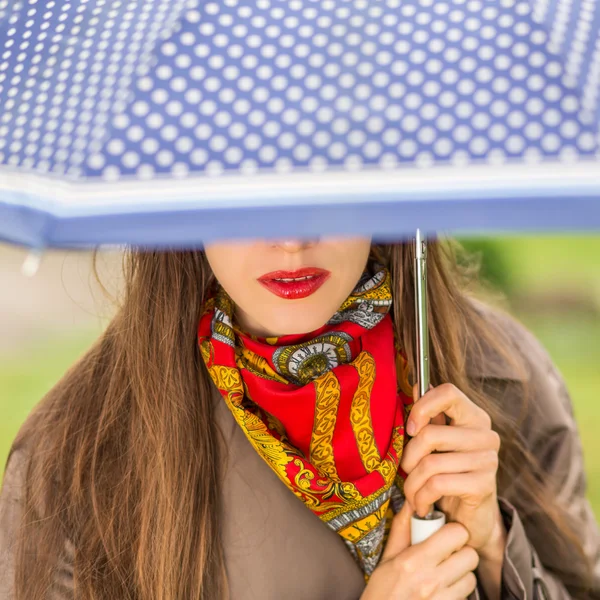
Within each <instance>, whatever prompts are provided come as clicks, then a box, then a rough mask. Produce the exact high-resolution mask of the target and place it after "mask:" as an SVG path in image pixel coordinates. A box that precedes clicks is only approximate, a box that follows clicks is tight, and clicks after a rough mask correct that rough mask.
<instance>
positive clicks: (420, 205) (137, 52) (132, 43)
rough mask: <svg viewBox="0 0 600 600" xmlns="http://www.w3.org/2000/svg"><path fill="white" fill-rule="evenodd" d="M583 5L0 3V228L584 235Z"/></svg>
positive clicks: (408, 0)
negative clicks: (563, 232) (580, 232)
mask: <svg viewBox="0 0 600 600" xmlns="http://www.w3.org/2000/svg"><path fill="white" fill-rule="evenodd" d="M599 28H600V8H599V6H598V3H597V2H596V1H595V0H580V1H578V2H574V3H572V2H571V0H559V1H558V2H554V3H549V2H547V1H546V0H531V1H529V0H499V1H498V2H494V3H488V2H484V1H482V0H443V1H438V0H436V1H434V0H370V1H369V0H352V1H350V0H319V1H315V0H288V1H286V2H282V1H279V0H222V1H220V2H215V1H212V0H208V1H200V0H191V1H190V0H187V1H184V0H137V1H136V2H121V1H114V2H106V1H105V0H89V1H87V2H84V1H80V0H72V1H71V2H56V1H55V0H38V1H35V0H0V239H3V240H7V241H10V242H13V243H18V244H25V245H27V246H30V247H33V248H37V249H43V248H44V247H48V246H55V247H84V246H92V245H99V244H139V245H153V246H169V247H173V246H191V245H198V244H201V243H202V242H204V241H208V240H214V239H218V238H225V237H228V238H239V237H259V236H260V237H268V236H271V235H273V233H274V232H276V234H277V235H297V236H312V235H317V234H321V233H330V234H337V233H339V234H363V233H364V234H366V233H368V234H371V235H373V236H374V237H375V238H377V239H379V240H381V241H384V240H385V239H398V238H399V237H402V236H406V235H412V234H414V231H415V230H416V229H417V228H421V230H422V231H423V233H424V234H425V235H426V234H427V233H429V232H433V231H437V230H445V231H447V232H451V233H454V234H464V233H470V232H475V233H480V232H487V231H496V232H502V231H504V232H507V231H519V230H520V231H533V230H552V229H563V230H564V229H567V230H572V231H575V230H590V229H596V228H598V227H600V159H599V157H600V154H599V147H600V140H599V137H598V132H599V128H598V125H599V119H600V109H599V102H598V93H599V89H600V36H599Z"/></svg>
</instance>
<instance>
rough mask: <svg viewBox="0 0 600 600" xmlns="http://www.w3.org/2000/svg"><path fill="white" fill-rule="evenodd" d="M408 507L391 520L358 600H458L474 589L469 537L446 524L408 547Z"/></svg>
mask: <svg viewBox="0 0 600 600" xmlns="http://www.w3.org/2000/svg"><path fill="white" fill-rule="evenodd" d="M412 512H413V511H412V508H411V506H410V505H409V504H408V502H405V503H404V505H403V507H402V510H400V512H399V513H397V514H396V515H395V516H394V519H393V521H392V527H391V529H390V535H389V538H388V541H387V543H386V545H385V548H384V551H383V555H382V556H381V559H380V561H379V564H378V565H377V568H376V569H375V570H374V571H373V573H372V575H371V577H370V579H369V583H368V584H367V587H366V588H365V590H364V592H363V594H362V595H361V597H360V600H382V598H385V600H430V599H431V600H464V598H466V597H467V596H468V595H469V594H470V593H471V592H472V591H473V590H474V589H475V587H476V586H477V579H476V577H475V575H474V573H473V571H474V570H475V569H476V568H477V564H478V561H479V557H478V555H477V552H476V551H475V550H474V549H473V548H470V547H469V546H465V544H466V542H467V540H468V538H469V534H468V532H467V530H466V529H465V528H464V527H463V526H462V525H460V524H459V523H447V524H446V525H444V526H443V527H442V528H441V529H439V530H438V531H436V532H435V533H434V534H433V535H432V536H431V537H430V538H428V539H426V540H425V541H424V542H421V543H420V544H415V545H414V546H411V545H410V518H411V516H412Z"/></svg>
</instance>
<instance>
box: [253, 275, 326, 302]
mask: <svg viewBox="0 0 600 600" xmlns="http://www.w3.org/2000/svg"><path fill="white" fill-rule="evenodd" d="M330 275H331V272H330V271H328V270H327V269H318V268H316V267H305V268H303V269H298V270H297V271H272V272H271V273H265V274H264V275H262V276H261V277H259V278H258V282H259V283H260V284H261V285H263V286H264V287H265V288H266V289H268V290H269V291H270V292H272V293H273V294H275V295H276V296H279V297H280V298H285V299H287V300H295V299H297V298H306V297H307V296H310V295H311V294H314V293H315V292H316V291H317V290H318V289H319V288H320V287H321V286H322V285H323V284H324V283H325V281H327V279H328V278H329V276H330ZM282 280H288V281H282ZM290 280H292V281H290Z"/></svg>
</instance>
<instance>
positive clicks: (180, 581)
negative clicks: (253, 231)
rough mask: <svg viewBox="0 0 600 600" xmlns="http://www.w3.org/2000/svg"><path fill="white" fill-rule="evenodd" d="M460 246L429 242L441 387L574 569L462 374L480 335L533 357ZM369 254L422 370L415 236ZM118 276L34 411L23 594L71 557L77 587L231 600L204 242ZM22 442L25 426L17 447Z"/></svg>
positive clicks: (149, 256)
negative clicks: (93, 330)
mask: <svg viewBox="0 0 600 600" xmlns="http://www.w3.org/2000/svg"><path fill="white" fill-rule="evenodd" d="M459 251H460V246H459V244H458V243H457V242H456V241H455V240H452V239H448V240H437V241H432V242H430V244H429V263H428V272H429V290H430V293H429V296H430V314H429V324H430V336H431V350H430V351H431V379H432V383H433V385H438V384H440V383H442V382H446V381H450V382H452V383H454V384H455V385H456V386H457V387H458V388H459V389H461V390H462V391H463V392H464V393H465V394H467V395H468V397H469V398H471V399H472V400H473V401H474V402H476V403H477V404H478V405H480V406H481V407H483V408H484V409H485V410H486V411H487V412H488V413H489V414H490V416H491V417H492V421H493V423H494V429H496V430H497V431H498V433H499V434H500V437H501V453H500V467H499V477H498V482H499V493H500V494H501V493H502V489H503V488H504V486H505V485H507V484H508V482H510V481H512V480H513V479H515V478H516V477H517V475H519V476H520V481H522V485H521V486H520V492H519V498H518V502H519V504H518V506H517V509H518V510H519V512H520V514H523V515H525V514H527V513H529V512H531V511H532V510H533V511H537V512H538V513H539V512H540V511H541V512H542V513H543V514H545V515H546V516H547V522H548V523H554V524H555V526H554V528H553V529H552V531H550V534H551V535H553V536H554V539H555V543H554V544H553V545H554V551H555V552H557V553H558V552H560V553H561V554H564V564H565V565H566V566H567V565H568V564H569V563H571V564H572V562H573V560H574V558H573V553H577V554H578V555H579V556H581V559H582V560H584V556H585V555H584V554H583V551H582V549H581V547H580V544H579V542H578V539H577V535H576V532H574V531H572V528H571V527H570V525H569V523H568V522H567V519H566V517H565V513H564V512H563V510H562V509H561V508H560V507H559V505H558V504H557V503H556V502H555V501H554V497H555V491H553V490H551V489H550V488H549V484H548V477H547V476H545V475H543V474H542V473H541V470H540V467H539V465H538V464H537V462H536V460H535V458H534V457H533V456H532V455H531V453H530V452H529V451H528V450H527V449H526V447H525V445H524V443H523V442H522V441H521V439H520V436H519V426H520V423H518V422H514V421H511V420H510V419H509V418H508V417H506V415H505V414H504V412H503V411H502V410H501V407H500V406H498V405H497V403H494V401H493V400H492V399H491V398H490V397H489V394H486V392H485V391H484V388H483V387H482V385H481V384H480V383H478V382H476V381H472V380H470V379H469V378H468V377H467V375H466V374H465V373H466V371H465V348H466V347H467V345H468V344H467V343H470V344H471V345H473V347H475V348H477V347H478V344H480V343H481V341H483V340H485V341H486V342H487V343H488V344H490V345H491V346H492V347H494V348H496V349H497V351H498V352H499V353H500V354H501V355H502V356H504V357H505V359H506V360H507V361H508V362H509V363H510V362H512V363H514V367H515V368H516V369H524V366H523V360H522V359H521V360H520V359H517V358H515V352H514V348H512V347H510V345H509V342H508V341H507V340H505V339H504V337H503V336H502V332H501V331H498V329H497V328H496V327H494V326H493V325H492V324H491V323H489V322H488V321H487V320H486V319H485V318H484V317H483V316H482V315H481V314H480V313H479V312H478V311H477V310H476V309H475V307H474V305H473V303H472V302H471V301H470V297H471V296H472V295H473V291H472V290H476V289H477V285H476V284H477V268H476V266H475V267H473V264H472V263H468V262H465V261H463V262H462V263H461V261H460V260H459V259H458V257H459V254H457V252H459ZM372 252H373V255H374V256H375V257H376V258H378V259H379V260H381V261H383V262H384V263H385V264H386V265H387V266H388V267H389V269H390V271H391V274H392V278H393V285H394V294H395V295H394V306H393V311H392V316H393V319H394V324H395V327H396V331H397V335H398V339H399V340H402V341H403V343H404V345H405V349H406V350H407V353H408V356H409V358H410V361H411V370H412V372H413V373H414V348H413V340H414V338H415V318H414V285H413V260H414V250H413V247H412V244H410V243H398V244H392V245H381V246H375V245H374V246H373V249H372ZM469 264H470V266H468V265H469ZM93 265H94V270H96V253H94V260H93ZM465 265H467V267H465ZM123 272H124V282H125V287H124V290H123V297H122V300H121V302H120V307H119V310H118V312H117V313H116V315H115V317H114V318H113V319H112V320H111V322H110V323H109V325H108V327H107V328H106V330H105V331H104V333H103V334H102V335H101V336H100V337H99V338H98V340H97V341H96V342H95V343H94V344H93V346H92V347H91V348H90V349H89V350H88V351H87V352H86V353H85V354H84V355H83V356H82V357H81V358H80V359H79V360H78V361H77V362H76V363H75V364H74V365H73V366H72V367H71V368H70V369H69V370H68V371H67V373H65V375H64V376H63V377H62V379H61V380H60V382H59V383H58V384H57V385H55V386H54V388H52V389H51V390H50V391H49V392H48V394H47V395H46V396H45V397H44V398H43V400H42V402H40V403H39V404H38V406H37V407H36V410H35V412H34V414H32V416H31V419H32V420H33V421H32V422H33V423H34V424H35V425H34V427H35V443H34V444H32V445H31V446H32V447H31V449H29V450H28V453H29V461H28V470H27V475H26V493H25V499H24V508H25V510H24V519H23V523H22V528H21V531H22V533H23V535H22V536H21V540H20V543H19V546H18V554H17V569H16V575H17V600H42V598H45V597H46V593H47V590H48V589H49V588H50V587H51V580H52V578H53V572H54V571H55V569H56V564H57V563H58V564H60V561H61V560H64V559H65V555H67V556H66V558H67V559H68V558H69V556H68V555H69V553H71V559H72V560H73V564H74V581H75V588H76V593H75V596H76V597H78V598H86V599H90V600H116V599H117V598H118V599H119V600H133V599H136V600H198V599H214V600H221V599H223V598H227V594H228V590H227V577H226V571H225V563H224V557H223V547H222V540H221V520H222V514H221V502H220V491H221V479H220V475H221V472H220V469H219V464H220V462H219V461H220V458H221V457H219V450H218V448H219V445H218V439H217V436H218V435H219V431H218V428H216V427H215V426H214V422H213V415H212V409H211V385H212V383H211V382H210V379H209V376H208V373H207V371H206V370H205V366H204V363H203V361H202V359H201V356H200V354H199V350H198V344H197V337H196V336H197V324H198V320H199V317H200V314H201V311H202V307H203V304H204V301H205V298H206V294H207V290H208V289H209V286H210V285H211V283H212V282H213V281H214V275H213V273H212V271H211V269H210V267H209V265H208V262H207V260H206V257H205V255H204V253H203V252H202V251H199V250H189V251H179V250H177V251H142V250H139V249H129V250H127V251H126V252H125V254H124V260H123ZM526 395H527V390H525V389H524V390H523V398H524V402H526V401H527V400H526ZM524 408H525V407H524ZM524 412H525V410H523V413H524ZM24 443H25V440H23V439H21V438H20V437H17V439H16V440H15V443H14V445H13V449H12V451H13V452H14V451H15V450H17V449H18V448H19V447H20V446H22V445H23V444H24ZM65 539H66V540H68V543H67V544H65Z"/></svg>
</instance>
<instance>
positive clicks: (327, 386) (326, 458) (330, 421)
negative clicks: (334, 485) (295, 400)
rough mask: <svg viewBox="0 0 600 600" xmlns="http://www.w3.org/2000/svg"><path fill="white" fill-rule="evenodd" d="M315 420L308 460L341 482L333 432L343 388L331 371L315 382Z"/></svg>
mask: <svg viewBox="0 0 600 600" xmlns="http://www.w3.org/2000/svg"><path fill="white" fill-rule="evenodd" d="M314 387H315V396H316V404H315V419H314V425H313V431H312V435H311V438H310V449H309V457H308V460H309V462H310V463H312V464H313V465H314V466H315V468H317V469H318V470H319V471H320V472H322V473H324V474H325V475H328V476H329V477H331V479H333V480H334V481H340V478H339V475H338V472H337V468H336V466H335V460H334V458H333V431H334V429H335V423H336V419H337V411H338V406H339V404H340V396H341V388H340V382H339V381H338V378H337V377H336V376H335V375H334V374H333V372H332V371H329V372H328V373H327V374H326V375H324V376H323V377H319V378H318V379H315V381H314Z"/></svg>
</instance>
